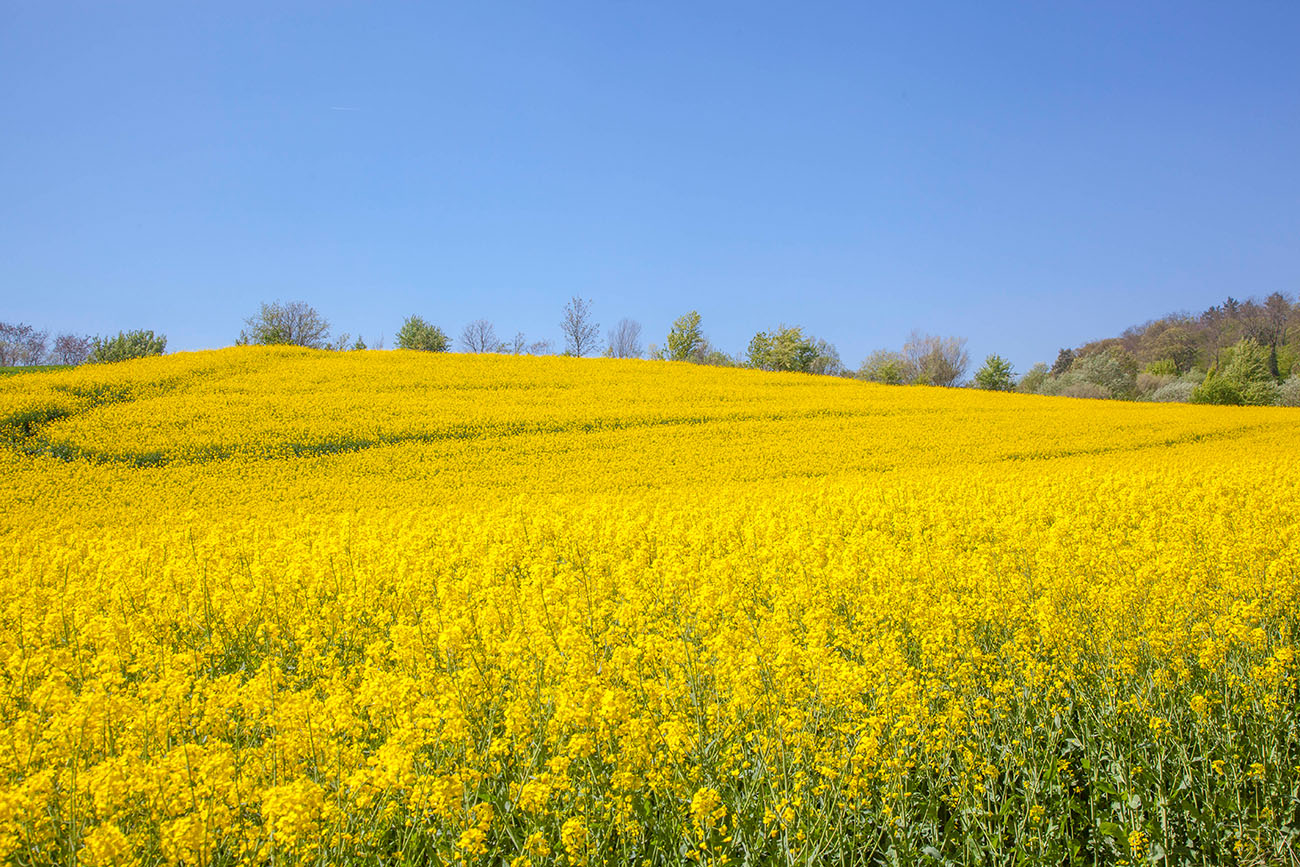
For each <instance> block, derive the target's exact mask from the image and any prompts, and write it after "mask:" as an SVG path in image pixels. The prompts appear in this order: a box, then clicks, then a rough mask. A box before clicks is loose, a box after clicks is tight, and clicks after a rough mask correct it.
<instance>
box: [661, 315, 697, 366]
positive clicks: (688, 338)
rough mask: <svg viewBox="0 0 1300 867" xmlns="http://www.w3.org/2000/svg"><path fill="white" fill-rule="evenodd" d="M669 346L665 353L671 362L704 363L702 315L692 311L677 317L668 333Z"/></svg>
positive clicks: (665, 356)
mask: <svg viewBox="0 0 1300 867" xmlns="http://www.w3.org/2000/svg"><path fill="white" fill-rule="evenodd" d="M665 342H666V343H667V346H666V348H665V350H664V352H663V356H664V358H666V359H667V360H669V361H697V362H698V361H702V360H703V355H702V350H704V348H705V340H704V332H703V331H702V330H701V329H700V314H699V313H697V312H696V311H694V310H692V311H691V312H690V313H687V314H684V315H682V316H679V317H677V319H676V321H674V322H673V327H672V330H670V331H669V332H668V339H667V341H665Z"/></svg>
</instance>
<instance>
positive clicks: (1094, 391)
mask: <svg viewBox="0 0 1300 867" xmlns="http://www.w3.org/2000/svg"><path fill="white" fill-rule="evenodd" d="M1059 394H1060V395H1061V397H1086V398H1091V399H1094V400H1104V399H1106V398H1109V397H1111V393H1110V390H1109V389H1107V388H1106V386H1104V385H1098V384H1097V383H1095V382H1073V383H1070V384H1069V385H1067V386H1065V388H1063V389H1061V391H1060V392H1059Z"/></svg>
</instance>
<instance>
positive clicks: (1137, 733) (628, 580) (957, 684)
mask: <svg viewBox="0 0 1300 867" xmlns="http://www.w3.org/2000/svg"><path fill="white" fill-rule="evenodd" d="M1298 422H1300V415H1297V413H1296V411H1293V410H1287V409H1275V408H1240V407H1196V406H1185V405H1155V404H1131V403H1118V402H1104V401H1090V400H1070V399H1065V398H1042V397H1032V396H1021V395H1009V394H990V393H983V392H975V391H968V390H940V389H930V388H921V387H916V388H899V387H895V388H891V387H886V386H876V385H870V384H864V383H859V382H853V381H846V380H837V379H830V378H822V377H809V376H801V375H795V374H768V373H759V372H752V371H743V370H726V369H714V368H706V367H697V366H691V365H683V364H672V363H663V362H641V361H615V360H605V359H600V360H583V359H566V358H512V357H504V356H459V355H446V354H440V355H435V354H424V353H410V352H354V353H321V352H312V351H307V350H296V349H289V348H283V349H266V348H235V349H227V350H221V351H218V352H205V353H193V354H181V355H175V356H168V357H162V358H155V359H148V360H141V361H136V362H128V363H124V364H119V365H103V366H89V367H81V368H78V369H74V370H67V371H61V372H56V373H48V374H30V375H19V376H14V377H10V378H7V379H5V380H4V381H2V382H0V477H2V478H3V483H4V484H3V489H2V490H0V516H2V517H0V858H3V860H4V861H5V862H7V863H11V864H20V865H27V864H30V865H45V864H64V865H72V864H85V865H90V867H100V865H151V864H189V865H216V864H230V863H240V864H243V863H256V864H272V863H274V864H346V865H352V864H374V865H379V864H438V863H455V862H464V863H466V864H511V865H530V864H535V865H541V864H560V865H596V864H623V863H637V864H640V863H651V864H686V863H698V864H723V863H732V864H760V863H761V864H794V863H798V864H822V863H845V864H864V865H865V864H876V863H880V864H889V863H893V864H936V865H937V864H943V863H955V864H1094V863H1104V864H1125V863H1130V864H1137V863H1148V862H1150V861H1158V860H1159V859H1161V858H1164V859H1165V861H1166V862H1168V863H1196V864H1202V863H1205V864H1243V865H1246V864H1263V863H1292V864H1294V863H1296V858H1297V854H1296V853H1297V850H1300V839H1298V836H1297V835H1300V745H1298V738H1297V730H1298V728H1300V717H1298V714H1297V710H1296V706H1297V703H1298V693H1297V679H1296V673H1297V672H1296V654H1295V651H1296V644H1297V626H1298V625H1300V624H1298V623H1297V618H1298V615H1300V604H1298V603H1300V522H1298V520H1297V518H1298V516H1300V438H1298V437H1297V432H1300V424H1297V423H1298Z"/></svg>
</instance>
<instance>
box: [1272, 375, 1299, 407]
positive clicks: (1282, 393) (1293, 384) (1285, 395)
mask: <svg viewBox="0 0 1300 867" xmlns="http://www.w3.org/2000/svg"><path fill="white" fill-rule="evenodd" d="M1277 405H1278V406H1300V376H1292V377H1291V378H1290V379H1287V380H1286V381H1284V382H1283V383H1282V384H1281V385H1279V386H1278V387H1277Z"/></svg>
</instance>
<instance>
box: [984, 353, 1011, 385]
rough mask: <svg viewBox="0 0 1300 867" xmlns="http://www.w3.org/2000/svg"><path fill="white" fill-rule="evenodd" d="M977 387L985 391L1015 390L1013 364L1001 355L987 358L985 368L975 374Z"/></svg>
mask: <svg viewBox="0 0 1300 867" xmlns="http://www.w3.org/2000/svg"><path fill="white" fill-rule="evenodd" d="M975 387H976V388H982V389H984V390H985V391H1011V390H1012V389H1013V388H1015V371H1014V370H1012V368H1011V362H1009V361H1007V360H1006V359H1005V358H1003V357H1002V356H1000V355H990V356H989V357H988V358H985V359H984V366H983V367H981V368H980V369H979V370H977V371H976V372H975Z"/></svg>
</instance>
